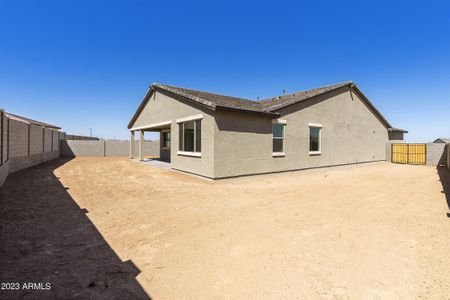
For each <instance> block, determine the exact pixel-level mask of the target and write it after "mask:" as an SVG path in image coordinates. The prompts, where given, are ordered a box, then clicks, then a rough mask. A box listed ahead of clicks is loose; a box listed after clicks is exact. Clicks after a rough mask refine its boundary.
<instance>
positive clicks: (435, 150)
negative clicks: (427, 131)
mask: <svg viewBox="0 0 450 300" xmlns="http://www.w3.org/2000/svg"><path fill="white" fill-rule="evenodd" d="M392 144H393V143H391V142H389V143H386V161H387V162H391V160H392V153H391V151H392ZM425 145H426V149H427V150H426V151H427V154H426V156H427V161H426V164H427V165H429V166H448V167H449V168H450V147H449V144H443V143H425Z"/></svg>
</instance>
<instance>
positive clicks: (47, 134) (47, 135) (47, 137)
mask: <svg viewBox="0 0 450 300" xmlns="http://www.w3.org/2000/svg"><path fill="white" fill-rule="evenodd" d="M52 132H53V130H51V129H48V128H45V129H44V153H46V152H50V151H52V143H53V142H52Z"/></svg>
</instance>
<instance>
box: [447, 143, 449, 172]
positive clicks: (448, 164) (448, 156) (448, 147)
mask: <svg viewBox="0 0 450 300" xmlns="http://www.w3.org/2000/svg"><path fill="white" fill-rule="evenodd" d="M447 168H449V169H450V144H447Z"/></svg>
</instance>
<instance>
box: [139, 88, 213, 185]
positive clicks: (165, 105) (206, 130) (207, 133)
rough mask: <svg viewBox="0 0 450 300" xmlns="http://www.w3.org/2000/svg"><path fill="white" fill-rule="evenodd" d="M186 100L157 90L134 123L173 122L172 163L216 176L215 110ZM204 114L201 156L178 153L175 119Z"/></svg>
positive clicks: (173, 165) (178, 167)
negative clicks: (174, 97)
mask: <svg viewBox="0 0 450 300" xmlns="http://www.w3.org/2000/svg"><path fill="white" fill-rule="evenodd" d="M185 101H186V100H183V99H178V100H175V99H173V98H172V96H168V95H166V94H162V93H160V92H155V93H154V94H153V96H152V97H151V98H150V100H149V102H148V103H147V105H146V106H145V108H144V109H143V111H142V112H141V113H140V115H139V116H138V118H137V119H136V121H135V123H134V124H133V127H140V126H146V125H150V124H157V123H162V122H168V121H170V122H171V125H170V129H171V135H172V140H171V149H170V158H171V167H172V168H173V169H177V170H181V171H186V172H190V173H194V174H198V175H202V176H206V177H213V176H214V124H215V122H214V117H213V115H212V113H213V112H212V111H211V110H209V109H206V108H203V107H201V106H198V105H196V104H187V103H186V102H185ZM198 114H201V115H203V119H202V133H201V143H202V156H201V157H191V156H184V155H178V154H177V150H178V124H177V123H176V119H179V118H183V117H189V116H193V115H198Z"/></svg>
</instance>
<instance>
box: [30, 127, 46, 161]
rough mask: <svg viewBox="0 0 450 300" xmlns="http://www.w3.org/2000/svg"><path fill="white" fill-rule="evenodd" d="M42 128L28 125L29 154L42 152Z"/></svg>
mask: <svg viewBox="0 0 450 300" xmlns="http://www.w3.org/2000/svg"><path fill="white" fill-rule="evenodd" d="M43 137H44V129H43V128H42V127H40V126H36V125H31V126H30V155H34V154H40V153H43V152H44V138H43Z"/></svg>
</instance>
